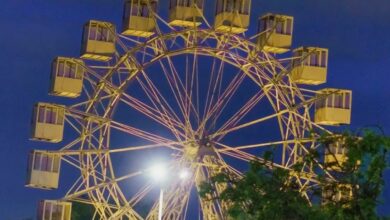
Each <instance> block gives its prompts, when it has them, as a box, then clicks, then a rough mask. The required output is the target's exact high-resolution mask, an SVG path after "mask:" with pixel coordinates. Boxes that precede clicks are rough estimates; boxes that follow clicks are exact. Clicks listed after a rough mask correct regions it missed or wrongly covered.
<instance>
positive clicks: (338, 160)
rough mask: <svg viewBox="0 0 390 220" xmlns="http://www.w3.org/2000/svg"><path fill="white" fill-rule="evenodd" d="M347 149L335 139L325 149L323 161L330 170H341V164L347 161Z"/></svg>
mask: <svg viewBox="0 0 390 220" xmlns="http://www.w3.org/2000/svg"><path fill="white" fill-rule="evenodd" d="M347 153H348V149H347V148H346V147H344V145H343V143H342V142H340V141H337V142H336V143H332V144H330V145H329V146H328V148H327V149H325V158H324V163H325V166H326V168H327V169H328V170H330V171H341V170H342V169H341V168H342V166H343V164H344V163H345V162H346V161H347V159H348V157H347Z"/></svg>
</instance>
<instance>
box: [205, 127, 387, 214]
mask: <svg viewBox="0 0 390 220" xmlns="http://www.w3.org/2000/svg"><path fill="white" fill-rule="evenodd" d="M319 142H320V143H321V145H323V147H322V148H318V150H312V151H311V152H310V153H309V154H307V155H306V156H305V157H304V158H303V160H302V162H301V163H297V164H295V166H294V167H293V169H292V170H286V169H283V168H279V167H277V166H274V164H273V162H272V161H273V156H274V155H273V152H266V153H264V155H263V158H264V159H265V160H264V161H267V162H261V161H259V160H254V161H252V162H251V163H250V169H249V170H248V171H247V172H246V173H245V175H244V176H243V177H240V178H237V177H233V176H231V175H228V174H227V173H220V174H218V175H216V176H214V177H212V178H211V180H210V181H209V182H204V183H203V184H202V186H201V192H200V194H201V196H202V197H204V198H211V199H219V200H221V201H223V202H225V203H227V204H229V209H228V210H227V213H228V215H229V217H230V218H232V219H245V220H256V219H276V220H278V219H283V220H284V219H291V220H294V219H320V220H321V219H324V220H325V219H340V220H341V219H380V217H379V216H378V214H377V212H376V207H377V205H378V204H379V202H380V201H379V196H380V195H381V192H382V189H383V186H384V179H383V176H382V175H383V172H384V170H385V169H386V168H388V166H389V160H388V159H389V158H388V157H389V155H388V150H389V149H390V138H388V137H385V136H383V135H378V134H375V133H374V132H372V131H365V132H364V134H363V135H362V137H357V136H355V135H353V134H351V133H349V132H346V133H342V134H339V135H332V136H330V135H323V136H321V138H320V139H319ZM336 143H337V144H338V146H339V147H341V148H344V149H345V151H343V152H344V153H345V157H339V156H340V155H338V154H336V153H334V151H332V146H333V147H334V144H336ZM319 149H325V151H324V150H322V151H321V150H319ZM325 152H326V153H327V154H328V155H329V157H330V159H329V160H330V161H331V162H329V163H326V164H325V165H324V164H323V163H322V164H320V163H319V162H318V161H323V160H324V153H325ZM331 157H333V160H332V158H331ZM303 164H311V165H312V167H313V168H312V169H313V170H316V172H317V175H318V176H317V178H316V179H317V181H318V184H317V186H316V187H310V188H309V187H307V188H306V190H305V191H306V192H307V195H309V196H310V201H309V200H308V199H306V198H305V197H304V196H303V194H302V193H301V192H300V189H301V187H300V186H299V185H298V183H297V181H296V179H295V178H294V177H293V175H291V173H292V172H294V173H300V170H301V169H302V167H303ZM321 165H323V166H325V170H326V172H329V173H331V174H332V175H333V176H334V178H335V179H330V178H328V177H327V175H325V170H324V169H318V167H319V166H321ZM319 170H321V171H319ZM217 184H224V185H225V186H226V188H225V190H224V191H223V192H221V193H220V194H219V195H218V196H215V195H217V193H216V190H215V185H217Z"/></svg>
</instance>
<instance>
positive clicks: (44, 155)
mask: <svg viewBox="0 0 390 220" xmlns="http://www.w3.org/2000/svg"><path fill="white" fill-rule="evenodd" d="M60 166H61V156H60V155H59V154H54V153H48V152H44V151H32V152H31V153H30V156H29V163H28V176H27V181H26V186H28V187H32V188H39V189H57V188H58V180H59V176H60Z"/></svg>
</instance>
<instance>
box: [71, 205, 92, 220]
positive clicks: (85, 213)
mask: <svg viewBox="0 0 390 220" xmlns="http://www.w3.org/2000/svg"><path fill="white" fill-rule="evenodd" d="M94 212H95V208H94V207H93V206H91V205H88V204H84V203H79V202H73V203H72V218H71V219H72V220H87V219H92V218H93V214H94Z"/></svg>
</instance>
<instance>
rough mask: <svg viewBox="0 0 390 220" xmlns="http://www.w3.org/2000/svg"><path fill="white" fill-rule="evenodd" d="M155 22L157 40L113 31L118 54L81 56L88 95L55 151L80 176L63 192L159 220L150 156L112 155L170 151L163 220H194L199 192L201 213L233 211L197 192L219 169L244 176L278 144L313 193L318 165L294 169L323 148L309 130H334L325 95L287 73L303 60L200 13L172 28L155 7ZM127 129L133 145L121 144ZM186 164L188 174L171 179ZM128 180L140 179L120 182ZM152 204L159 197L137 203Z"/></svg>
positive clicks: (102, 208) (116, 214)
mask: <svg viewBox="0 0 390 220" xmlns="http://www.w3.org/2000/svg"><path fill="white" fill-rule="evenodd" d="M153 18H154V19H155V21H156V23H157V24H159V26H157V27H156V30H155V34H154V35H153V36H151V37H150V38H134V37H128V36H124V35H121V34H117V33H112V34H115V41H116V53H115V56H114V57H113V58H112V59H111V60H109V61H107V62H95V61H88V60H85V62H83V63H82V65H83V67H84V69H85V74H84V85H83V93H82V95H81V96H80V98H78V99H77V100H76V101H77V103H76V104H73V105H69V106H66V107H65V116H66V117H65V124H66V129H68V130H72V131H71V132H69V135H67V137H66V138H65V139H69V141H68V143H66V144H62V145H61V146H62V147H61V148H60V149H58V150H54V151H48V153H51V154H55V155H60V156H61V160H62V162H65V163H67V164H69V165H71V167H74V168H75V169H76V170H78V171H79V173H80V175H79V177H78V178H77V180H75V181H74V184H73V185H72V186H71V187H70V188H69V190H68V192H67V193H66V195H65V196H64V197H63V198H62V200H64V201H78V202H83V203H88V204H91V205H93V206H94V207H95V208H96V212H95V218H96V219H157V215H158V209H159V198H158V196H156V193H155V189H156V188H159V187H160V186H159V185H158V184H155V183H153V182H152V181H148V180H147V178H145V177H144V175H145V172H146V171H145V169H147V167H145V163H144V162H142V161H139V163H138V162H137V161H135V162H133V163H132V164H133V165H134V166H136V165H137V164H138V165H137V166H138V167H134V169H129V170H132V171H131V172H129V173H127V174H124V175H120V176H118V175H116V174H117V173H121V174H122V173H124V170H120V171H118V170H116V169H119V168H118V167H122V168H123V166H119V165H118V164H117V163H118V162H116V161H115V160H114V159H113V158H114V157H115V155H125V154H129V155H133V154H135V153H137V155H140V154H143V152H145V154H146V152H147V154H148V155H149V154H150V152H155V154H156V158H157V157H158V156H159V155H158V154H160V153H161V152H169V155H170V160H169V161H168V162H167V166H168V168H169V170H170V171H169V173H171V174H172V178H170V181H169V182H167V183H166V184H165V185H164V201H163V207H162V209H163V216H162V218H163V219H169V220H171V219H194V218H189V216H188V215H189V214H188V213H190V212H194V211H190V209H191V207H189V204H190V203H191V201H192V200H194V201H196V203H197V204H198V205H199V208H198V209H197V211H195V212H196V213H198V214H197V215H199V218H202V219H207V220H211V219H225V217H226V216H225V214H224V213H225V212H224V210H226V208H227V207H228V204H224V203H221V202H219V201H210V200H208V199H205V198H201V197H199V196H198V195H197V193H193V192H192V191H196V190H198V189H199V185H200V184H201V183H202V182H203V181H207V180H208V179H209V178H210V177H211V176H213V175H215V174H216V173H218V172H221V171H223V172H228V173H230V174H231V175H235V176H238V177H239V176H241V175H242V173H241V172H243V170H244V168H243V167H245V165H242V164H246V163H248V162H249V161H250V160H253V159H255V158H257V159H259V160H262V161H263V159H262V158H261V157H259V155H260V153H261V152H263V151H264V150H266V149H270V148H276V149H277V152H278V153H280V155H279V157H278V158H276V159H277V160H278V163H276V164H275V163H274V164H273V166H278V167H281V168H284V169H287V170H291V175H292V178H293V179H294V181H297V182H298V183H299V185H300V186H301V188H302V193H303V194H304V195H305V196H306V197H307V199H308V200H309V201H310V199H309V196H308V195H306V194H305V189H307V188H309V187H315V185H316V183H317V181H316V174H315V173H314V171H313V166H314V165H313V164H304V166H303V168H302V170H301V172H300V173H298V172H293V171H292V169H291V167H292V166H293V165H294V164H295V163H297V162H298V161H302V158H303V157H304V155H305V154H307V153H308V152H309V151H310V149H315V148H317V147H319V144H318V143H317V138H319V136H317V134H316V133H313V132H312V131H313V130H317V131H321V132H326V133H331V132H330V131H328V130H327V129H326V128H324V127H322V126H320V125H319V124H317V123H315V122H314V120H313V118H312V114H313V111H314V110H313V109H314V104H315V101H316V100H318V99H319V98H321V96H318V94H317V92H316V91H313V90H310V89H306V88H301V87H298V86H297V84H295V83H294V82H293V81H292V80H291V79H290V74H289V73H290V71H291V63H292V60H295V61H296V62H297V60H298V58H297V57H291V56H282V57H279V56H278V55H275V54H271V53H268V52H266V51H265V50H263V49H262V48H261V47H259V45H258V44H256V43H254V42H253V39H255V38H256V36H252V37H248V36H245V34H234V33H231V32H221V31H217V30H215V29H214V28H213V27H212V26H211V25H210V24H209V22H208V21H207V20H206V18H204V17H203V21H202V23H203V25H201V26H196V25H194V26H193V27H187V28H177V27H173V26H170V25H169V24H168V22H166V21H165V20H164V19H163V18H161V17H160V16H159V15H158V14H157V13H154V14H153ZM299 59H300V58H299ZM126 115H129V116H128V117H127V116H126ZM132 117H133V118H132ZM145 125H147V126H145ZM267 130H269V132H272V135H269V134H268V133H267V132H265V131H267ZM71 133H72V134H75V135H70V134H71ZM263 133H264V134H263ZM119 135H120V136H121V137H124V135H126V137H127V138H126V143H129V144H128V146H120V145H119V144H118V143H123V141H122V142H118V141H115V140H114V139H115V138H116V137H118V136H119ZM68 136H69V137H68ZM150 160H151V162H152V160H153V158H151V159H150ZM317 165H319V166H320V167H321V162H320V161H318V164H317ZM183 168H184V169H187V170H188V171H189V173H190V176H189V178H186V179H185V180H182V179H180V178H178V177H175V176H174V175H173V174H175V173H178V172H180V170H181V169H183ZM324 172H325V173H326V175H327V176H328V178H331V179H332V178H333V177H332V175H331V173H329V172H328V171H326V169H324ZM132 181H134V182H138V183H139V182H143V183H142V184H138V185H140V186H139V187H138V188H137V184H135V185H134V189H136V190H130V191H129V190H127V189H124V188H126V187H125V186H126V185H127V186H128V187H130V186H131V183H132ZM124 183H126V184H124ZM223 188H224V186H222V185H219V186H216V189H217V191H218V192H221V191H222V190H223ZM153 192H154V193H153ZM193 198H195V199H193ZM145 200H146V201H155V203H153V204H152V205H150V207H149V208H148V209H147V211H146V212H145V210H143V211H140V209H141V208H139V207H138V206H139V205H140V204H141V205H142V204H143V203H144V201H145ZM143 209H144V208H143ZM141 212H143V213H144V214H141ZM145 213H146V214H145ZM192 215H195V214H192ZM197 218H198V217H197Z"/></svg>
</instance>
